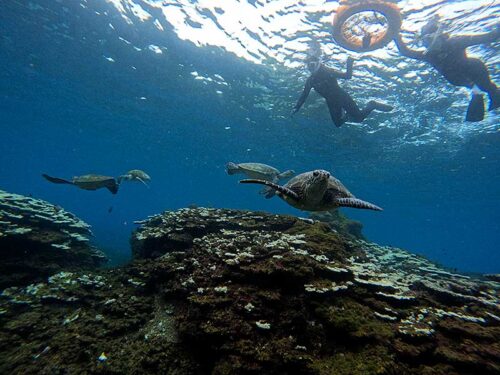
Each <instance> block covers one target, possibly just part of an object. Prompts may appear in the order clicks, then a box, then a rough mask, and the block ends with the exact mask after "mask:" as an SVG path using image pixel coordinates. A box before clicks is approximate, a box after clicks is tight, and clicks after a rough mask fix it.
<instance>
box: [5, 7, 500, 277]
mask: <svg viewBox="0 0 500 375" xmlns="http://www.w3.org/2000/svg"><path fill="white" fill-rule="evenodd" d="M124 3H125V2H124ZM130 3H131V2H130ZM136 3H140V4H142V6H143V7H144V9H147V10H148V11H149V12H150V13H151V14H154V15H155V17H157V18H158V19H160V20H162V18H161V13H160V12H159V11H158V9H157V8H153V7H148V5H147V4H146V3H144V2H140V1H136ZM151 3H154V2H151ZM408 3H411V2H405V3H404V4H406V5H407V4H408ZM443 3H449V2H441V3H437V4H436V6H439V5H441V6H442V5H443ZM462 3H464V4H469V5H470V3H471V2H467V1H464V2H462ZM484 3H485V4H486V5H487V4H490V2H484ZM81 4H83V5H85V7H82V6H81ZM3 8H4V9H3V11H2V13H1V14H0V64H1V67H2V68H1V70H0V95H1V97H0V98H1V99H0V114H1V122H0V126H1V137H0V150H1V152H0V176H1V177H0V189H3V190H7V191H9V192H15V193H19V194H26V195H28V194H32V195H33V196H35V197H37V198H42V199H45V200H48V201H50V202H52V203H55V204H59V205H61V206H62V207H64V208H65V209H67V210H69V211H71V212H73V213H75V214H76V215H78V216H79V217H80V218H82V219H84V220H85V221H87V222H88V223H89V224H91V225H92V228H93V232H94V235H95V237H94V242H95V244H96V245H97V246H99V247H100V248H102V249H103V250H104V251H105V252H107V253H108V254H109V255H110V256H111V257H112V259H113V262H115V263H120V262H124V261H126V260H127V259H128V256H129V252H130V250H129V244H128V241H129V238H130V233H131V231H132V230H133V229H134V228H135V227H136V226H135V225H134V224H133V221H134V220H140V219H143V218H145V217H146V216H147V215H151V214H155V213H159V212H161V211H163V210H166V209H177V208H181V207H186V206H188V205H191V204H196V205H199V206H210V207H231V208H242V209H252V210H265V211H270V212H276V213H289V214H294V215H300V216H305V213H301V212H300V211H297V210H295V209H293V208H291V207H289V206H287V205H286V204H285V203H284V202H283V201H281V200H279V199H278V198H275V199H271V200H265V199H263V198H262V196H260V195H259V194H257V191H258V190H259V187H254V186H242V185H238V183H237V180H238V176H227V175H226V174H225V171H224V165H225V163H226V162H228V161H233V162H248V161H257V162H263V163H267V164H271V165H273V166H276V167H277V168H279V169H282V170H285V169H289V168H291V169H294V170H296V171H299V172H302V171H308V170H312V169H318V168H322V169H326V170H329V171H331V172H332V173H333V174H334V175H335V176H336V177H337V178H339V179H340V180H341V181H342V182H343V183H344V184H345V185H346V186H347V187H348V188H349V189H350V190H351V191H352V192H353V193H354V194H355V195H356V196H358V197H360V198H362V199H365V200H368V201H371V202H373V203H375V204H377V205H379V206H382V207H383V208H384V211H383V212H381V213H378V212H371V211H359V210H354V209H343V211H344V213H346V214H347V215H348V216H349V217H351V218H353V219H357V220H360V221H362V222H363V225H364V233H365V235H366V237H367V238H368V239H370V240H373V241H375V242H378V243H381V244H390V245H393V246H399V247H403V248H406V249H408V250H410V251H413V252H416V253H419V254H422V255H425V256H427V257H428V258H430V259H432V260H435V261H437V262H440V263H441V264H443V265H445V266H448V267H451V268H458V269H459V270H463V271H472V272H500V252H499V251H498V249H499V243H500V121H499V119H500V113H499V112H498V111H497V112H496V113H489V114H488V118H487V119H486V120H484V121H483V122H481V123H478V124H474V125H468V124H464V123H463V121H462V117H463V113H464V105H466V98H467V96H466V95H465V94H464V93H463V92H461V91H459V90H456V89H455V88H453V87H452V86H450V85H448V84H446V82H445V81H444V80H443V79H442V78H440V77H439V76H438V75H437V74H436V73H435V72H433V71H432V70H430V69H429V68H428V67H425V66H422V65H420V64H417V63H415V62H414V61H412V60H408V59H402V58H400V57H398V56H397V52H396V50H395V48H394V46H393V45H390V46H388V47H386V49H387V51H388V59H393V60H387V61H386V62H385V63H384V61H383V60H381V61H378V60H377V57H371V58H370V59H372V60H371V61H373V62H377V63H379V64H380V66H378V67H377V66H376V67H375V68H373V69H371V70H366V69H364V70H361V71H362V72H363V74H361V73H360V76H361V77H360V79H357V78H354V79H353V82H351V81H350V82H346V83H345V84H344V83H342V82H341V84H342V85H343V86H345V87H346V88H348V90H349V91H351V92H354V94H355V96H356V98H357V99H358V100H360V101H361V102H366V101H367V100H368V99H369V98H371V97H374V96H377V97H381V98H383V99H384V100H386V101H387V102H392V103H395V104H396V105H398V109H397V110H396V111H395V112H394V113H390V114H380V113H377V114H373V116H371V117H370V118H369V119H367V120H366V121H365V122H364V124H363V125H362V126H361V125H357V124H352V125H346V126H343V127H342V128H338V129H337V128H334V126H333V125H332V124H331V122H330V119H329V116H328V113H327V110H326V107H325V106H324V104H323V102H322V100H320V99H319V98H318V96H317V95H314V94H311V97H310V98H309V99H308V102H307V103H306V107H305V108H304V109H303V110H302V111H301V112H300V113H299V114H298V115H296V116H295V117H294V118H293V119H291V118H290V117H289V112H290V110H291V108H292V107H293V105H294V103H295V101H296V99H297V97H298V95H299V94H300V91H301V89H302V85H303V83H304V80H305V78H306V75H305V72H304V71H303V69H302V70H301V69H300V68H291V67H287V66H285V65H286V64H279V63H277V62H276V61H271V62H268V63H266V62H264V63H263V64H256V63H254V62H252V61H248V59H245V58H242V57H238V56H236V55H235V54H233V53H231V52H228V51H226V50H224V49H221V48H218V47H214V46H209V45H208V46H201V47H198V46H196V45H195V44H193V43H191V42H189V41H186V40H181V39H180V38H179V37H178V35H176V32H175V30H173V29H172V27H171V26H170V25H169V23H168V22H167V21H165V20H164V19H163V20H162V21H161V23H162V26H163V28H164V31H161V32H160V31H159V30H158V29H157V28H156V27H154V26H153V24H152V22H138V21H137V20H134V22H133V24H132V25H130V24H128V23H127V22H125V21H124V19H123V18H122V17H121V16H120V14H119V12H118V10H117V8H116V7H114V6H112V4H110V3H107V2H103V1H97V0H94V1H90V0H89V1H81V2H80V1H69V0H67V1H65V0H61V1H52V0H47V1H42V0H39V1H32V2H24V1H13V0H9V1H8V2H7V3H6V4H4V6H3ZM96 12H98V13H99V14H97V13H96ZM498 13H499V7H498V6H496V7H494V8H488V9H487V10H486V11H485V12H483V13H482V17H484V18H485V19H486V21H485V22H486V24H487V23H488V22H490V23H491V17H490V16H491V15H493V16H494V15H495V14H496V15H498ZM129 15H130V14H129ZM110 23H112V24H113V28H111V27H110V26H109V24H110ZM481 25H483V24H482V23H479V24H478V27H480V26H481ZM119 36H120V37H122V38H124V39H126V40H127V41H129V42H130V43H132V45H133V46H136V47H138V48H140V49H141V51H138V50H136V49H134V48H132V47H131V45H129V44H127V43H124V42H123V41H122V40H121V39H119V38H118V37H119ZM325 40H327V39H325ZM325 43H326V42H325ZM328 43H330V44H331V43H332V42H331V41H330V40H329V41H328ZM149 45H157V46H161V48H162V49H163V53H161V54H158V53H154V52H153V51H151V50H149V49H148V46H149ZM474 51H475V53H476V54H477V55H478V56H480V57H482V58H484V59H485V61H487V62H488V66H489V68H490V72H492V73H493V78H494V80H495V81H496V82H497V84H498V83H500V79H499V78H500V77H499V74H500V73H499V71H498V66H499V57H498V56H499V51H500V45H499V44H498V43H496V44H491V45H489V46H483V47H481V48H480V49H478V48H476V49H474ZM344 56H347V55H346V54H345V51H343V54H342V55H341V56H339V61H338V62H337V61H335V60H332V64H333V65H334V66H337V67H338V68H339V69H343V68H344V61H345V57H344ZM356 57H357V59H358V60H359V59H361V62H360V63H359V64H360V65H361V66H362V64H363V61H367V60H366V58H365V60H362V59H363V57H362V56H361V55H356ZM108 58H112V59H113V61H110V60H109V59H108ZM391 61H396V63H400V64H402V65H401V69H403V70H404V71H405V73H408V72H412V71H416V72H417V73H418V75H419V76H421V82H420V83H419V85H421V88H419V89H418V91H417V95H415V93H414V92H413V91H412V90H413V87H414V86H412V85H413V84H412V83H410V82H405V81H404V80H401V81H400V79H399V78H397V77H396V78H395V77H394V74H391V73H390V71H389V69H388V68H387V67H388V66H391V65H392V63H391ZM356 64H358V63H356ZM495 68H496V70H495ZM355 69H356V66H355ZM193 72H197V74H199V75H200V76H203V77H215V78H214V79H215V80H217V78H216V76H215V75H219V76H221V77H223V79H224V81H225V82H226V83H228V84H227V85H224V84H220V83H219V84H217V83H214V81H204V80H196V79H194V77H195V76H194V75H193V74H192V73H193ZM372 75H373V76H372ZM375 76H376V78H373V77H375ZM372 78H373V79H374V80H375V79H376V82H377V86H376V87H373V85H369V83H370V82H374V81H371V79H372ZM384 81H385V82H388V83H387V85H388V87H389V88H392V89H387V88H384V86H383V82H384ZM381 82H382V86H380V83H381ZM262 86H265V89H263V88H262ZM216 91H221V93H217V92H216ZM455 102H458V105H454V103H455ZM450 106H451V107H450ZM136 168H138V169H143V170H144V171H146V172H147V173H148V174H149V175H150V176H151V177H152V181H151V183H150V188H149V189H148V188H146V187H145V186H144V185H142V184H133V183H128V184H123V185H122V186H121V188H120V191H119V193H118V194H117V195H116V196H113V195H111V194H110V193H109V192H108V191H105V190H100V191H94V192H88V191H83V190H80V189H76V188H74V187H71V186H66V185H52V184H50V183H48V182H46V181H45V180H43V179H42V178H41V176H40V175H41V173H47V174H50V175H54V176H59V177H65V178H70V177H72V176H74V175H82V174H87V173H99V174H104V175H119V174H122V173H124V172H125V171H127V170H129V169H136ZM111 207H112V209H111V210H110V208H111ZM110 211H111V212H110Z"/></svg>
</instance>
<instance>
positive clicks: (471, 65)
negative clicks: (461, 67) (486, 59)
mask: <svg viewBox="0 0 500 375" xmlns="http://www.w3.org/2000/svg"><path fill="white" fill-rule="evenodd" d="M465 66H466V70H467V71H466V72H465V73H466V74H467V75H468V76H469V78H470V79H471V80H472V81H473V82H474V84H475V85H476V86H477V87H479V88H480V89H481V90H482V91H484V92H487V93H488V96H489V97H490V106H489V108H488V110H489V111H491V110H493V109H496V108H498V107H500V90H499V89H498V87H497V86H496V85H495V84H494V83H493V82H492V81H491V78H490V74H489V73H488V68H486V65H485V64H484V63H483V62H482V61H481V60H479V59H474V58H468V59H467V62H466V65H465Z"/></svg>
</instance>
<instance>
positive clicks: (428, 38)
mask: <svg viewBox="0 0 500 375" xmlns="http://www.w3.org/2000/svg"><path fill="white" fill-rule="evenodd" d="M443 29H444V24H443V23H442V22H440V18H439V16H438V15H436V16H434V17H432V18H431V19H430V20H429V22H427V24H426V25H425V26H424V27H422V30H421V32H420V40H421V41H422V43H423V45H424V46H425V48H427V52H429V51H433V50H439V49H441V48H442V43H443V41H444V40H445V39H446V34H445V33H444V32H443Z"/></svg>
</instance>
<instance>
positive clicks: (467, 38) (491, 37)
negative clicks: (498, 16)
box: [449, 23, 500, 48]
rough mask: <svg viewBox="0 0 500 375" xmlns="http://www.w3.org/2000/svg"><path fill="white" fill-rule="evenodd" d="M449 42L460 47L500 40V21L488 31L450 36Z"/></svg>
mask: <svg viewBox="0 0 500 375" xmlns="http://www.w3.org/2000/svg"><path fill="white" fill-rule="evenodd" d="M449 41H450V43H453V45H454V46H457V47H460V48H467V47H470V46H476V45H478V44H488V43H493V42H498V41H500V23H499V24H498V25H497V26H496V27H495V28H494V29H493V30H492V31H490V32H489V33H484V34H478V35H459V36H454V37H451V38H450V40H449Z"/></svg>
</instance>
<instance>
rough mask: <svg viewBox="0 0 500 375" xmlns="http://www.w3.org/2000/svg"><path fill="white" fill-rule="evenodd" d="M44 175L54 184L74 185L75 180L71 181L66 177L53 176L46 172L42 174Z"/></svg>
mask: <svg viewBox="0 0 500 375" xmlns="http://www.w3.org/2000/svg"><path fill="white" fill-rule="evenodd" d="M42 177H43V178H45V179H46V180H47V181H50V182H52V183H53V184H70V185H73V182H71V181H68V180H64V179H62V178H58V177H52V176H49V175H46V174H45V173H44V174H42Z"/></svg>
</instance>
